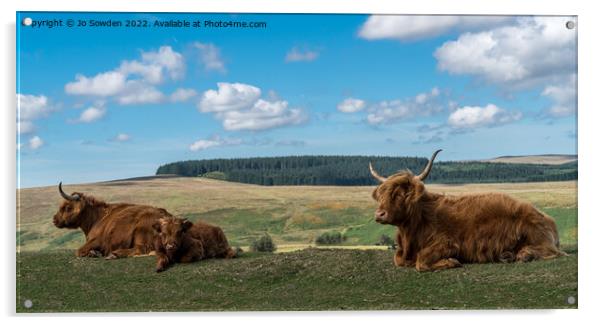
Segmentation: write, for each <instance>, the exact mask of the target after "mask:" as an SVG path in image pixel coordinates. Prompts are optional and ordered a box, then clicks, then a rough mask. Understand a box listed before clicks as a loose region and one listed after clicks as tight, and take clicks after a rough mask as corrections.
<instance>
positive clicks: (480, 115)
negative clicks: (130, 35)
mask: <svg viewBox="0 0 602 325" xmlns="http://www.w3.org/2000/svg"><path fill="white" fill-rule="evenodd" d="M521 117H522V114H521V113H520V112H509V111H506V110H504V109H502V108H499V107H497V106H495V105H493V104H488V105H487V106H485V107H480V106H465V107H462V108H459V109H457V110H456V111H454V112H453V113H451V114H450V116H449V118H448V120H447V122H448V124H449V125H450V126H451V127H452V128H455V129H475V128H479V127H495V126H499V125H503V124H508V123H511V122H515V121H518V120H520V119H521Z"/></svg>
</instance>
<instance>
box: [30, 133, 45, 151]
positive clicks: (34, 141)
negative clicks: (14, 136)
mask: <svg viewBox="0 0 602 325" xmlns="http://www.w3.org/2000/svg"><path fill="white" fill-rule="evenodd" d="M43 145H44V141H43V140H42V139H41V138H40V137H39V136H37V135H36V136H34V137H32V138H31V139H29V148H30V149H33V150H36V149H38V148H40V147H41V146H43Z"/></svg>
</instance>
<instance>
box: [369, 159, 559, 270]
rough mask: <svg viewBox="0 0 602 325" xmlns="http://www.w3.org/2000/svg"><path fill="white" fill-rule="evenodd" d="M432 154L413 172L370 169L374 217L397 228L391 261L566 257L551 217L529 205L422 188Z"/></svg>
mask: <svg viewBox="0 0 602 325" xmlns="http://www.w3.org/2000/svg"><path fill="white" fill-rule="evenodd" d="M437 152H438V151H437ZM435 156H436V153H435V154H434V155H433V157H432V158H431V161H430V162H429V165H427V168H426V169H425V172H423V173H422V174H421V175H419V176H414V175H413V174H412V173H411V172H409V171H405V172H400V173H397V174H395V175H392V176H390V177H388V178H386V179H385V178H384V177H381V176H379V175H378V174H376V172H374V171H373V170H372V169H371V171H372V173H373V175H374V176H375V177H376V178H377V179H379V180H380V181H381V182H382V184H380V185H379V186H378V187H377V188H376V189H375V190H374V192H373V194H372V196H373V198H374V199H375V200H376V201H377V202H378V209H377V210H376V212H375V220H376V222H378V223H381V224H390V225H393V226H396V227H397V236H396V241H397V244H398V248H397V251H396V253H395V257H394V262H395V265H397V266H414V267H416V269H417V270H418V271H429V270H438V269H446V268H452V267H457V266H461V263H487V262H514V261H522V262H528V261H531V260H535V259H549V258H554V257H557V256H561V255H566V254H565V253H563V252H562V251H560V249H559V240H558V232H557V230H556V223H555V222H554V220H553V219H552V218H551V217H549V216H547V215H546V214H544V213H543V212H540V211H539V210H537V209H536V208H535V207H534V206H533V205H532V204H530V203H526V202H521V201H518V200H516V199H514V198H511V197H510V196H507V195H504V194H498V193H489V194H473V195H461V196H447V195H442V194H437V193H430V192H428V191H427V190H426V189H425V187H424V183H423V182H422V180H423V179H425V178H426V176H427V175H428V172H429V171H430V167H431V166H432V161H433V160H434V158H435Z"/></svg>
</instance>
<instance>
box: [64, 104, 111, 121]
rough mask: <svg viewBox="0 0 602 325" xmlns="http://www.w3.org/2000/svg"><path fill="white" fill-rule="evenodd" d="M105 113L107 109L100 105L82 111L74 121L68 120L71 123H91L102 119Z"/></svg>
mask: <svg viewBox="0 0 602 325" xmlns="http://www.w3.org/2000/svg"><path fill="white" fill-rule="evenodd" d="M106 113H107V109H106V108H105V107H104V105H102V104H97V105H95V106H90V107H88V108H86V109H85V110H83V111H82V112H81V113H80V115H79V117H78V118H77V119H74V120H70V121H69V122H71V123H92V122H95V121H98V120H100V119H102V118H103V117H104V116H105V114H106Z"/></svg>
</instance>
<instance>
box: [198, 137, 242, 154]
mask: <svg viewBox="0 0 602 325" xmlns="http://www.w3.org/2000/svg"><path fill="white" fill-rule="evenodd" d="M241 144H243V140H242V139H238V138H222V137H220V136H218V135H216V136H212V137H210V138H209V139H200V140H197V141H195V142H194V143H192V144H191V145H190V146H189V147H188V148H189V149H190V151H202V150H207V149H209V148H213V147H223V146H235V145H241Z"/></svg>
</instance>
